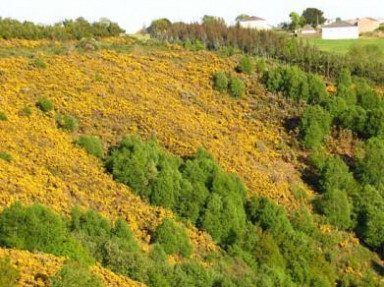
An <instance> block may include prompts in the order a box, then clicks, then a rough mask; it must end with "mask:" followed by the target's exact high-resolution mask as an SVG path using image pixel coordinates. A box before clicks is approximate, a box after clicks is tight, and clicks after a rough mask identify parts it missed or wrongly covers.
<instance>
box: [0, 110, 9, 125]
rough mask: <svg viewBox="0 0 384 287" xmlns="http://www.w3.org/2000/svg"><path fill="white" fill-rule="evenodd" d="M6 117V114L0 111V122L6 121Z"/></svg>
mask: <svg viewBox="0 0 384 287" xmlns="http://www.w3.org/2000/svg"><path fill="white" fill-rule="evenodd" d="M7 119H8V118H7V115H6V114H5V113H4V112H1V111H0V122H3V121H6V120H7Z"/></svg>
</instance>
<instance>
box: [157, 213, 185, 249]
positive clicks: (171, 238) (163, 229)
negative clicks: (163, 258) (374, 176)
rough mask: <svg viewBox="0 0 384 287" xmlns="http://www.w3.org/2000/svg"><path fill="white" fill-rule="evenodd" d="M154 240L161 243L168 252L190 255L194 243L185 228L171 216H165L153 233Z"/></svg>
mask: <svg viewBox="0 0 384 287" xmlns="http://www.w3.org/2000/svg"><path fill="white" fill-rule="evenodd" d="M153 242H155V243H159V244H161V246H162V247H163V248H164V251H165V252H166V253H167V254H176V253H178V254H180V255H183V256H188V255H190V254H191V252H192V245H191V242H190V240H189V238H188V236H187V233H186V231H185V229H184V228H182V227H181V226H178V225H177V224H176V222H174V221H173V220H172V219H170V218H165V219H164V220H163V222H162V223H161V224H160V225H159V226H158V227H157V229H156V231H155V232H154V234H153Z"/></svg>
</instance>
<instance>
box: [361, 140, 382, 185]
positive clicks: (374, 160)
mask: <svg viewBox="0 0 384 287" xmlns="http://www.w3.org/2000/svg"><path fill="white" fill-rule="evenodd" d="M357 172H358V176H359V179H360V180H361V182H362V183H364V184H371V185H374V186H375V187H376V188H378V189H381V188H383V187H384V141H383V140H382V139H379V138H371V139H369V140H368V141H366V142H365V143H363V144H362V146H361V148H360V150H359V151H358V154H357Z"/></svg>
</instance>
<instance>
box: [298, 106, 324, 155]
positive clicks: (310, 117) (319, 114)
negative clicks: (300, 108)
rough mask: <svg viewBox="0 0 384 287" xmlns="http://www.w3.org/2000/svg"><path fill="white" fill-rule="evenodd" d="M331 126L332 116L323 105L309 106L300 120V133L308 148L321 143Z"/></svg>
mask: <svg viewBox="0 0 384 287" xmlns="http://www.w3.org/2000/svg"><path fill="white" fill-rule="evenodd" d="M330 128H331V116H330V114H329V113H328V112H327V111H326V110H324V109H323V108H322V107H321V106H319V105H316V106H309V107H308V108H307V109H306V110H305V112H304V115H303V117H302V118H301V122H300V134H301V138H302V140H303V144H304V146H305V147H307V148H314V147H318V146H319V145H321V144H322V143H323V141H324V139H325V137H326V136H327V135H328V134H329V132H330Z"/></svg>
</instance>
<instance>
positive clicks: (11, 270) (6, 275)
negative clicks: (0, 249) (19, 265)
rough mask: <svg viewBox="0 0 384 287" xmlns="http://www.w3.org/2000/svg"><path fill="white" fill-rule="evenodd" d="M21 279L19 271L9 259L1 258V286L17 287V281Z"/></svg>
mask: <svg viewBox="0 0 384 287" xmlns="http://www.w3.org/2000/svg"><path fill="white" fill-rule="evenodd" d="M19 278H20V273H19V271H18V270H17V269H16V268H15V267H14V266H13V265H12V264H11V262H10V260H9V258H7V257H3V258H0V286H4V287H13V286H17V285H16V284H17V280H18V279H19Z"/></svg>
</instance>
